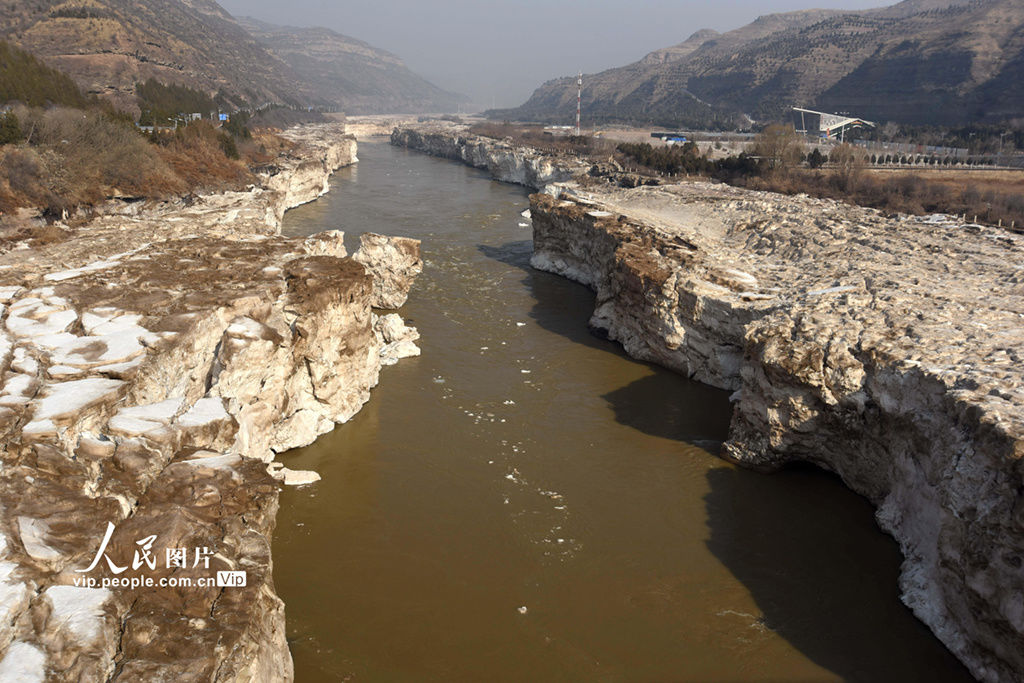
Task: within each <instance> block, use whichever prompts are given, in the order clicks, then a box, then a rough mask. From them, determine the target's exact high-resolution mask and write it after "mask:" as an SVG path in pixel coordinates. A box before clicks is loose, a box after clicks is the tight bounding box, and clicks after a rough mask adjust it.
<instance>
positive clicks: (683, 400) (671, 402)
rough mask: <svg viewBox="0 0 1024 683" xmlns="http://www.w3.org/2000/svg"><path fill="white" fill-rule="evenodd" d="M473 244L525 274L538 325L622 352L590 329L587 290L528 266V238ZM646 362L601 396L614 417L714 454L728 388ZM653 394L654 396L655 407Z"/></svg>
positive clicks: (725, 427) (724, 428)
mask: <svg viewBox="0 0 1024 683" xmlns="http://www.w3.org/2000/svg"><path fill="white" fill-rule="evenodd" d="M477 248H478V249H479V250H480V252H481V253H482V254H484V255H485V256H487V257H488V258H491V259H494V260H496V261H500V262H502V263H505V264H507V265H511V266H515V267H516V268H519V269H521V270H523V271H524V272H525V273H526V277H524V278H523V286H524V287H525V288H526V289H527V290H528V291H529V292H530V294H531V295H532V296H533V298H534V300H535V303H534V306H533V309H532V311H531V312H530V317H531V318H532V319H533V320H535V321H536V322H537V323H538V324H539V325H540V326H541V327H542V328H544V329H545V330H548V331H549V332H554V333H556V334H559V335H561V336H563V337H566V338H567V339H569V340H571V341H573V342H575V343H578V344H584V345H586V346H589V347H591V348H596V349H601V350H604V351H609V352H611V353H615V354H618V355H620V356H626V353H625V351H624V350H623V349H622V346H621V345H620V344H618V343H617V342H612V341H608V340H607V339H604V338H603V337H601V336H599V335H596V334H594V333H593V332H591V331H590V329H589V327H588V322H589V320H590V315H591V313H592V311H593V310H594V293H593V292H592V291H591V290H590V288H588V287H586V286H584V285H581V284H578V283H574V282H571V281H569V280H566V279H565V278H562V277H560V276H557V275H553V274H551V273H545V272H542V271H539V270H535V269H534V268H532V267H531V266H530V256H531V255H532V254H533V242H532V241H531V240H520V241H516V242H509V243H506V244H503V245H501V246H498V247H493V246H489V245H486V244H483V245H478V247H477ZM634 362H640V361H634ZM645 365H648V367H649V368H650V370H651V373H652V374H650V375H648V376H646V377H643V378H641V379H639V380H636V381H635V382H632V383H630V384H628V385H626V386H624V387H622V388H620V389H617V390H615V391H613V392H609V393H607V394H605V395H604V396H602V398H604V399H605V400H606V401H607V402H608V404H609V406H610V407H611V408H612V409H613V410H614V412H615V419H616V421H617V422H618V423H619V424H623V425H626V426H628V427H632V428H634V429H637V430H639V431H641V432H643V433H645V434H649V435H651V436H658V437H662V438H667V439H674V440H677V441H685V442H687V443H691V444H694V445H696V446H699V447H701V448H704V449H706V450H708V451H710V452H712V453H717V452H718V450H719V448H720V447H721V444H722V441H723V439H724V438H725V435H726V434H727V433H728V431H729V417H730V415H731V410H730V409H729V400H728V396H729V392H727V391H723V390H721V389H715V388H714V387H710V386H707V385H705V384H701V383H699V382H695V381H692V380H689V379H686V378H684V377H681V376H680V375H678V374H676V373H674V372H671V371H669V370H665V369H664V368H661V367H659V366H656V365H650V364H646V363H645ZM652 397H656V398H657V401H655V402H654V404H655V405H654V406H653V407H654V408H655V409H652V401H651V398H652Z"/></svg>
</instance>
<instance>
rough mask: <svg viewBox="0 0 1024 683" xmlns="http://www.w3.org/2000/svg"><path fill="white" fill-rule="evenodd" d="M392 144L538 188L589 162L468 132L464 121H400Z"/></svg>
mask: <svg viewBox="0 0 1024 683" xmlns="http://www.w3.org/2000/svg"><path fill="white" fill-rule="evenodd" d="M391 144H393V145H397V146H401V147H408V148H409V149H414V150H416V151H418V152H424V153H426V154H430V155H431V156H436V157H442V158H445V159H452V160H453V161H461V162H462V163H464V164H468V165H470V166H473V167H475V168H482V169H485V170H487V171H488V172H489V173H490V174H491V176H492V177H494V178H495V179H496V180H501V181H504V182H506V183H516V184H518V185H525V186H526V187H530V188H533V189H535V190H540V189H542V188H543V187H544V186H545V185H549V184H550V183H557V182H562V181H566V180H569V179H571V178H572V177H573V176H575V175H578V174H580V173H584V172H586V171H587V170H588V169H589V168H590V164H588V163H584V162H582V161H580V160H577V159H569V158H565V157H559V156H556V155H553V154H548V153H546V152H542V151H541V150H537V149H532V148H529V147H523V146H521V145H515V144H513V143H512V142H511V141H504V140H495V139H494V138H488V137H484V136H481V135H474V134H472V133H470V132H469V130H468V127H467V126H465V125H462V124H455V123H446V122H431V123H426V124H399V125H397V126H396V127H395V129H394V131H393V132H392V133H391Z"/></svg>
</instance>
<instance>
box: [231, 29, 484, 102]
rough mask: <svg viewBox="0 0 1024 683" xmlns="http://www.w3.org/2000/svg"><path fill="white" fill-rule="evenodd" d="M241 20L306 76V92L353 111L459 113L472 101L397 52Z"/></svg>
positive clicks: (325, 32)
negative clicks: (418, 72)
mask: <svg viewBox="0 0 1024 683" xmlns="http://www.w3.org/2000/svg"><path fill="white" fill-rule="evenodd" d="M238 21H239V23H240V24H241V25H242V26H243V27H244V28H245V29H247V30H248V31H249V33H250V34H252V35H253V36H255V37H256V38H257V39H258V40H259V41H260V42H261V43H262V44H263V45H264V46H266V47H267V48H268V49H269V50H270V51H271V52H272V53H273V54H274V55H276V56H277V57H279V58H280V59H281V60H282V61H284V62H285V63H286V64H288V66H289V67H291V69H292V70H294V72H295V73H296V74H298V76H299V77H300V78H301V79H302V81H303V84H304V88H303V89H304V92H305V93H306V96H307V97H308V98H310V99H314V100H328V101H331V102H336V103H337V104H338V105H340V106H341V108H342V109H344V111H345V112H346V113H349V114H375V113H403V114H408V113H422V112H450V111H455V110H456V109H457V108H458V106H459V105H460V104H463V103H465V102H467V101H468V99H467V98H465V97H463V96H462V95H456V94H454V93H450V92H446V91H444V90H442V89H441V88H438V87H437V86H435V85H434V84H432V83H429V82H428V81H426V80H424V79H423V78H421V77H420V76H417V75H416V74H414V73H413V72H412V71H410V70H409V69H408V67H406V65H405V64H404V63H403V62H402V60H401V59H399V58H398V57H397V56H395V55H393V54H391V53H390V52H385V51H384V50H379V49H377V48H375V47H373V46H371V45H368V44H366V43H364V42H362V41H361V40H356V39H355V38H349V37H348V36H344V35H342V34H340V33H335V32H334V31H331V30H328V29H325V28H294V27H290V26H275V25H272V24H267V23H264V22H261V21H257V20H256V19H253V18H250V17H241V18H239V20H238Z"/></svg>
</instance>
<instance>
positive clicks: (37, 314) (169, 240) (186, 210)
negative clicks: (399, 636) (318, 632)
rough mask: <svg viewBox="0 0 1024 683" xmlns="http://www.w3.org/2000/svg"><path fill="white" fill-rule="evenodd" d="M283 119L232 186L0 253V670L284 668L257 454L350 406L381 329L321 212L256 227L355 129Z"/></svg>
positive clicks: (362, 389) (265, 478) (213, 677)
mask: <svg viewBox="0 0 1024 683" xmlns="http://www.w3.org/2000/svg"><path fill="white" fill-rule="evenodd" d="M287 136H288V137H289V138H291V139H292V140H293V142H294V143H295V147H294V148H292V149H291V150H290V151H289V152H288V154H287V155H286V156H284V157H282V158H280V159H279V160H278V163H277V164H276V165H275V167H274V168H273V169H272V170H269V171H268V172H267V173H266V174H265V176H264V182H263V184H262V185H261V186H259V187H256V188H253V189H252V190H251V191H249V192H245V193H228V194H226V195H213V196H207V197H198V198H193V200H191V201H189V202H185V201H178V202H168V203H166V204H162V205H157V206H150V207H145V208H142V209H138V208H132V209H131V210H130V212H129V213H125V214H120V215H113V214H108V215H104V216H102V217H100V218H98V219H96V220H94V221H93V222H92V223H90V224H88V225H87V226H86V227H85V228H84V229H82V230H80V231H79V232H78V234H76V235H75V236H74V237H72V238H71V239H69V240H66V241H63V242H57V243H52V244H48V245H45V246H40V247H37V248H34V249H15V250H12V251H10V252H7V253H0V297H2V299H3V303H2V305H0V431H2V432H3V440H2V446H0V502H2V506H0V613H2V617H3V618H2V619H0V679H3V680H40V681H42V680H61V681H63V680H74V681H102V680H114V679H116V680H124V681H129V680H130V681H157V680H182V681H288V680H291V678H292V664H291V657H290V655H289V652H288V647H287V643H286V641H285V628H284V606H283V604H282V603H281V600H280V599H279V598H278V597H277V595H276V593H275V591H274V584H273V580H272V577H271V567H272V563H271V557H270V538H271V534H272V531H273V528H274V517H275V513H276V510H277V506H278V491H279V483H278V482H277V481H276V480H275V479H274V478H273V477H272V476H271V475H270V474H268V470H267V465H268V463H269V462H270V461H272V460H273V459H274V457H275V454H277V453H280V452H282V451H285V450H287V449H290V448H293V447H296V446H301V445H305V444H308V443H310V442H312V441H313V440H314V439H315V438H316V437H317V436H318V435H319V434H322V433H324V432H326V431H328V430H330V429H331V428H332V427H333V426H334V425H335V424H337V423H340V422H344V421H346V420H348V419H349V418H351V417H352V416H353V415H354V414H355V413H356V412H357V411H358V410H359V409H360V407H361V406H362V405H363V404H364V403H365V402H366V401H367V400H368V398H369V395H370V389H371V387H373V386H374V385H375V384H376V383H377V379H378V373H379V370H380V367H381V349H382V346H383V344H382V343H381V342H380V341H378V333H377V332H376V330H375V329H374V327H373V322H374V316H373V313H372V312H371V303H372V301H371V299H372V294H373V291H374V287H373V280H372V277H371V276H370V274H369V273H367V270H366V268H364V267H363V266H362V265H361V264H359V263H357V262H355V261H353V260H352V259H350V258H343V257H344V247H343V244H342V236H341V234H340V233H337V232H334V231H332V232H329V233H325V234H321V235H314V236H313V237H310V238H307V239H301V238H284V237H280V236H277V234H276V233H277V232H278V226H279V222H280V217H281V215H283V213H284V210H285V209H286V208H288V207H289V206H294V205H295V204H298V203H301V202H303V201H309V200H311V199H315V198H316V197H317V196H319V194H320V193H322V192H323V191H324V189H325V187H326V181H327V177H328V176H329V175H330V173H331V172H332V171H333V170H334V169H335V168H337V167H338V166H340V165H343V164H345V163H350V162H351V161H352V160H353V159H354V154H355V146H354V142H353V141H352V140H351V139H350V138H348V137H346V136H344V135H343V131H342V130H341V129H340V128H337V127H331V126H315V127H307V128H303V129H299V130H294V131H291V132H289V133H288V134H287ZM380 265H381V267H382V268H384V267H386V264H384V263H383V262H381V264H380ZM403 267H405V266H404V264H403ZM275 472H276V473H278V474H281V478H282V479H283V480H284V481H285V483H292V484H301V483H309V482H312V481H314V480H315V479H316V478H318V476H317V475H316V474H315V473H305V472H294V471H291V470H284V471H283V474H282V472H281V471H280V470H279V469H275ZM108 530H111V533H110V534H109V537H107V544H106V549H105V554H104V556H103V557H99V556H98V555H97V551H98V550H99V548H100V546H101V542H102V541H103V540H104V538H105V534H106V532H107V531H108ZM147 539H148V540H149V547H148V549H147V547H146V542H147ZM176 549H185V551H186V555H187V557H186V558H185V562H184V564H183V566H179V565H178V564H171V563H170V562H169V561H168V560H169V556H168V555H167V552H168V551H170V550H176ZM94 560H95V562H94ZM150 561H152V565H150V564H149V563H150ZM86 570H88V571H86ZM227 570H231V571H241V572H245V575H246V582H245V585H244V586H229V587H224V586H220V587H218V586H216V585H203V586H200V585H198V582H199V580H200V579H210V578H215V577H216V576H217V572H218V571H227ZM114 578H118V579H129V580H130V579H133V578H134V579H140V578H148V579H150V580H152V581H154V582H159V581H162V580H169V579H173V580H175V581H179V582H180V581H182V580H190V581H192V582H193V584H192V585H191V586H187V587H183V586H179V587H161V586H159V584H157V585H156V586H155V587H151V586H146V585H135V586H127V587H120V586H111V587H109V588H107V587H104V586H102V585H100V582H102V581H103V580H104V579H114ZM87 581H94V582H96V583H95V585H94V584H91V583H85V582H87Z"/></svg>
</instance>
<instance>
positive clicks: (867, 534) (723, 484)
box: [478, 240, 973, 682]
mask: <svg viewBox="0 0 1024 683" xmlns="http://www.w3.org/2000/svg"><path fill="white" fill-rule="evenodd" d="M478 249H479V250H480V252H481V253H482V254H484V255H485V256H487V257H488V258H491V259H494V260H497V261H500V262H502V263H505V264H508V265H512V266H515V267H517V268H519V269H521V270H522V271H523V272H524V273H525V277H524V278H523V285H524V286H525V287H526V288H527V289H528V290H529V291H530V293H531V294H532V296H533V298H534V300H535V304H534V306H533V309H532V311H531V314H530V315H531V317H532V318H533V319H534V320H535V321H536V322H537V323H538V324H539V325H540V326H541V327H543V328H544V329H546V330H549V331H551V332H555V333H557V334H559V335H562V336H564V337H566V338H568V339H570V340H572V341H574V342H577V343H580V344H584V345H586V346H589V347H592V348H600V349H604V350H607V351H610V352H612V353H616V354H619V355H624V351H623V350H622V348H621V346H620V345H618V344H617V343H613V342H609V341H607V340H605V339H602V338H600V337H598V336H595V335H594V334H592V333H591V332H590V331H589V328H588V327H587V322H588V321H589V318H590V314H591V312H592V311H593V308H594V294H593V292H591V290H590V289H589V288H587V287H584V286H583V285H579V284H575V283H571V282H568V281H566V280H565V279H563V278H561V277H558V276H555V275H552V274H549V273H544V272H541V271H537V270H534V269H533V268H531V267H530V265H529V259H530V256H531V254H532V243H531V241H530V240H522V241H516V242H509V243H507V244H504V245H501V246H498V247H493V246H488V245H479V246H478ZM650 367H651V371H652V374H650V375H648V376H645V377H642V378H640V379H638V380H635V381H633V382H631V383H629V384H627V385H625V386H623V387H621V388H619V389H616V390H615V391H612V392H609V393H607V394H605V395H604V396H602V398H604V399H605V400H606V401H607V402H608V404H609V406H610V407H611V408H612V409H613V411H614V415H615V420H616V421H617V422H618V423H620V424H623V425H626V426H628V427H631V428H633V429H636V430H638V431H640V432H643V433H645V434H648V435H652V436H657V437H662V438H667V439H672V440H676V441H682V442H687V443H691V444H694V445H697V446H700V447H702V448H704V449H705V450H708V451H710V452H712V453H717V452H718V451H719V449H720V447H721V444H722V441H723V439H724V438H725V437H726V435H727V433H728V429H729V421H730V417H731V411H730V410H729V407H728V395H729V393H728V392H726V391H722V390H720V389H715V388H713V387H709V386H706V385H703V384H700V383H698V382H695V381H691V380H688V379H685V378H683V377H680V376H679V375H677V374H675V373H673V372H669V371H667V370H664V369H662V368H659V367H656V366H650ZM652 396H654V397H657V398H658V400H657V401H656V402H654V404H653V405H652V401H651V397H652ZM707 480H708V484H709V486H710V491H709V492H708V493H707V495H706V496H705V499H704V502H705V507H706V511H707V520H708V521H707V525H708V529H709V537H708V540H707V547H708V549H709V550H710V551H711V553H712V554H713V555H714V556H715V557H716V558H717V559H718V560H719V561H720V562H722V564H723V565H724V566H725V567H726V568H727V569H728V570H729V571H730V572H731V573H732V574H733V575H734V576H735V577H736V578H737V579H739V580H740V582H741V583H742V584H743V585H744V586H745V587H746V588H747V590H749V591H750V593H751V595H752V597H753V599H754V601H755V603H756V604H757V606H758V607H759V608H760V610H761V612H762V615H763V617H762V624H763V626H764V627H765V628H768V629H771V630H772V631H774V632H776V633H777V634H779V635H780V636H781V637H783V638H785V639H786V640H787V641H788V642H789V643H790V644H792V645H793V647H795V648H797V649H798V650H799V651H801V652H802V653H803V654H804V655H806V656H807V657H808V658H809V659H811V660H812V661H814V662H815V663H816V664H818V665H819V666H821V667H823V668H825V669H827V670H829V671H832V672H834V673H835V674H836V675H838V676H840V677H842V678H843V679H845V680H849V681H872V682H875V681H971V680H973V679H972V677H971V676H970V674H969V673H968V672H967V670H966V669H965V668H964V666H963V665H962V664H961V663H960V662H959V661H958V660H957V659H956V658H955V657H953V655H952V654H950V653H949V651H948V650H946V649H945V647H943V645H942V644H941V643H940V642H939V641H938V640H937V639H936V638H935V637H934V636H933V635H932V633H931V632H930V631H929V630H928V629H927V627H925V626H924V625H923V624H922V623H921V622H919V621H918V620H917V619H916V618H915V617H914V616H913V614H912V613H911V612H910V610H909V609H907V608H906V607H905V606H904V605H903V604H902V603H901V602H900V600H899V591H898V583H897V582H898V575H899V567H900V563H901V562H902V556H901V554H900V552H899V548H898V547H897V545H896V543H895V542H894V541H893V539H892V538H890V537H889V536H887V535H885V534H884V533H882V532H881V530H879V528H878V526H877V524H876V523H875V519H874V510H873V507H872V506H871V504H870V503H869V502H868V501H866V500H865V499H863V498H861V497H860V496H858V495H857V494H855V493H853V492H852V491H850V490H849V489H847V488H846V487H845V486H844V485H843V483H842V482H841V481H840V480H839V478H838V477H835V476H833V475H831V474H828V473H826V472H823V471H821V470H818V469H816V468H813V467H810V466H795V467H792V468H789V469H787V470H786V471H783V472H780V473H778V474H775V475H764V474H758V473H754V472H748V471H744V470H740V469H737V468H734V467H717V468H713V469H711V470H709V471H708V472H707Z"/></svg>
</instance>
